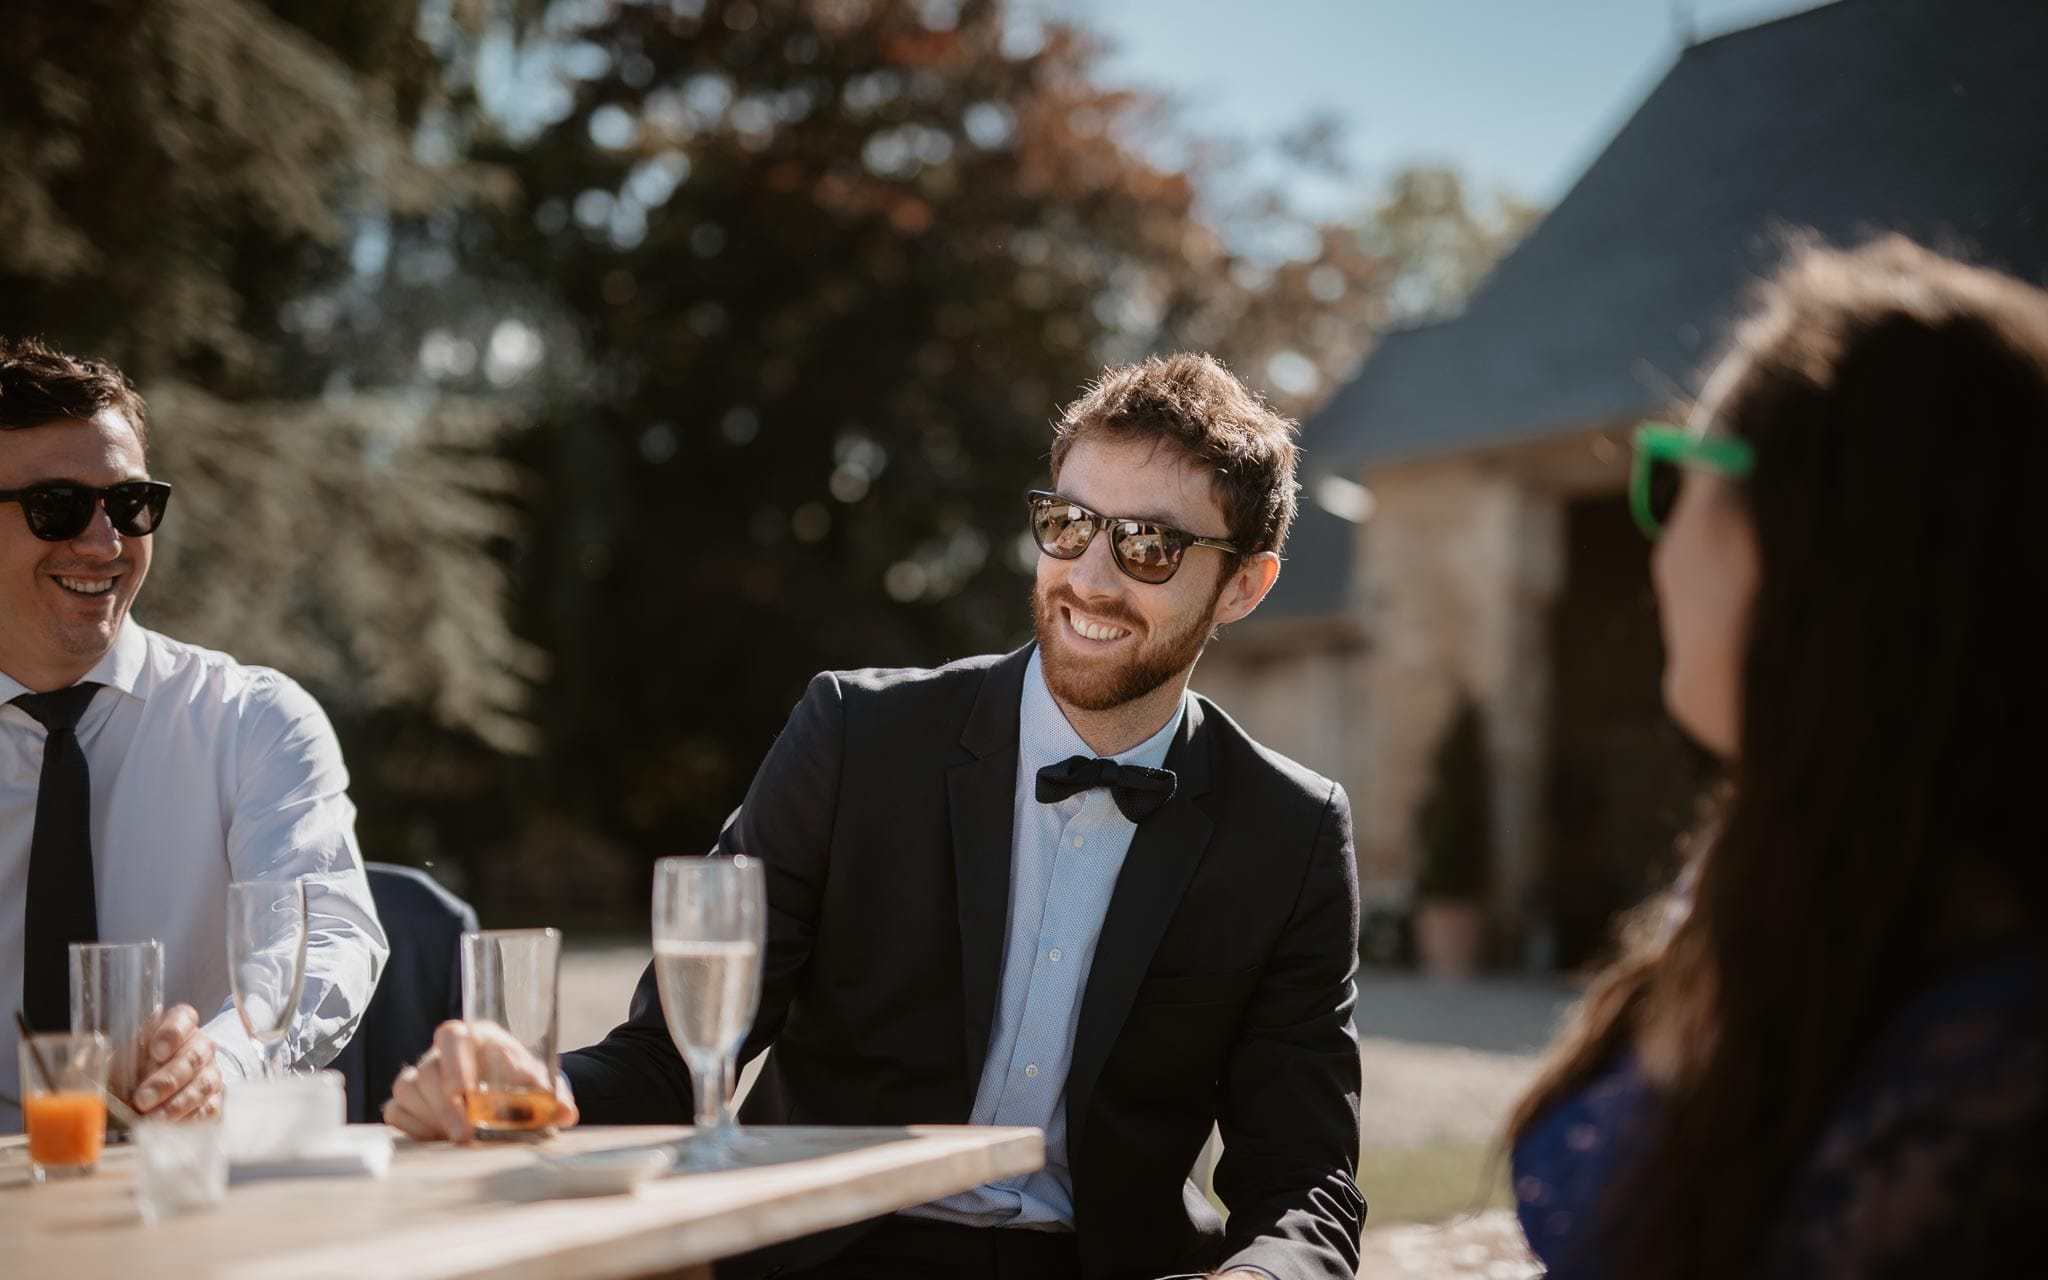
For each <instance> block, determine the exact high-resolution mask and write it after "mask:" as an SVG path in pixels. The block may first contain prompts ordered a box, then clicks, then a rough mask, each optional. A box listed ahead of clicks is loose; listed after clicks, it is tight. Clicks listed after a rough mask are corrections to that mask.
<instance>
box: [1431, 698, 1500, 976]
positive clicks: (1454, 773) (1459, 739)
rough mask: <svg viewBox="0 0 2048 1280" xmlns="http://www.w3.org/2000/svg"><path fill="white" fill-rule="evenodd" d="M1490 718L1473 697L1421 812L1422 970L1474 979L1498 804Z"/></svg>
mask: <svg viewBox="0 0 2048 1280" xmlns="http://www.w3.org/2000/svg"><path fill="white" fill-rule="evenodd" d="M1489 774H1490V770H1489V769H1488V767H1487V756H1486V722H1485V719H1484V717H1483V716H1482V715H1481V714H1480V711H1479V706H1478V704H1477V703H1475V702H1474V701H1473V700H1472V699H1471V697H1470V696H1469V695H1468V696H1466V697H1465V698H1464V699H1462V700H1461V702H1460V705H1459V707H1458V714H1457V716H1456V718H1455V719H1453V720H1452V721H1451V727H1450V729H1449V730H1448V731H1447V732H1446V733H1445V734H1444V738H1443V741H1442V742H1441V743H1440V744H1439V745H1438V747H1437V752H1436V766H1435V771H1434V780H1433V782H1432V785H1431V788H1430V793H1429V798H1428V799H1427V800H1425V801H1424V802H1423V806H1422V811H1421V813H1420V814H1418V815H1417V821H1416V825H1417V834H1418V835H1419V836H1420V838H1421V846H1422V865H1421V867H1420V868H1419V870H1418V873H1417V875H1416V879H1415V921H1414V932H1415V958H1416V962H1417V964H1418V965H1419V966H1420V967H1421V969H1422V971H1423V972H1424V973H1425V974H1428V975H1430V976H1432V977H1440V978H1470V977H1471V976H1473V975H1474V974H1475V973H1477V972H1478V971H1479V966H1480V963H1481V961H1482V960H1484V958H1485V952H1486V891H1487V887H1488V884H1489V883H1490V881H1491V878H1492V871H1493V806H1492V803H1491V799H1490V797H1491V781H1492V780H1491V778H1490V776H1489Z"/></svg>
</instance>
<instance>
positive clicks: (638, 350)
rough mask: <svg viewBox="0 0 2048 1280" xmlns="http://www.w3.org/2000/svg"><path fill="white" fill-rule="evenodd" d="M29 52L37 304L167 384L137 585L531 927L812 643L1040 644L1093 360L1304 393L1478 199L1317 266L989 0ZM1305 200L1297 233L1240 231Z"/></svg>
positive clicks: (769, 701)
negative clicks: (1211, 362)
mask: <svg viewBox="0 0 2048 1280" xmlns="http://www.w3.org/2000/svg"><path fill="white" fill-rule="evenodd" d="M9 37H10V38H9V41H8V43H7V44H6V46H5V47H4V48H0V224H4V225H6V226H7V227H8V229H9V235H8V236H7V237H5V238H4V239H0V294H4V297H5V299H6V304H7V312H6V320H5V323H6V324H7V325H8V326H9V327H10V328H12V329H17V330H22V331H29V332H40V333H43V334H45V335H47V336H49V337H50V338H51V339H53V340H55V341H57V342H59V343H62V344H64V345H67V346H70V347H72V348H74V349H77V350H81V351H85V352H90V353H95V354H102V355H106V356H108V357H111V358H113V359H115V360H117V361H119V362H121V363H122V364H124V366H125V367H127V368H128V369H130V371H131V372H133V373H134V374H135V375H136V376H137V378H138V379H139V381H140V382H141V384H142V387H143V390H144V393H145V394H146V395H147V396H148V397H149V399H150V401H151V404H152V405H153V407H154V414H155V418H154V423H155V426H154V436H153V441H152V444H153V448H154V450H155V455H156V456H155V465H156V467H157V470H158V471H159V473H160V474H162V475H164V476H165V477H166V478H169V479H171V480H172V481H173V482H174V483H176V484H177V485H178V494H179V496H178V499H177V504H176V507H175V511H176V513H177V514H176V515H175V516H174V518H173V519H172V520H171V521H170V522H169V523H168V524H167V525H166V528H165V532H164V534H163V535H162V539H161V541H162V545H161V547H160V548H159V555H160V560H159V564H160V568H159V570H158V572H159V574H160V577H159V579H158V581H157V582H156V583H155V584H153V585H152V587H151V588H150V591H149V593H148V595H147V596H146V598H145V601H144V609H143V616H144V618H145V619H146V620H148V621H149V622H150V623H151V624H152V625H156V626H160V627H162V628H163V629H165V630H167V631H171V632H173V633H175V634H178V635H181V636H185V637H188V638H191V639H195V640H198V641H201V642H208V643H214V644H218V645H220V646H222V647H225V648H228V649H230V650H231V651H233V652H235V653H236V654H238V655H239V656H241V657H243V658H245V659H249V660H254V661H266V662H271V663H275V664H277V665H279V666H282V667H284V668H285V669H287V670H289V671H291V672H293V673H294V674H297V675H300V676H302V677H305V678H308V679H309V680H310V681H311V682H312V683H313V684H314V686H315V687H316V689H317V690H318V691H319V692H320V694H321V695H322V697H323V700H324V701H326V702H327V703H328V705H329V707H330V709H331V710H333V711H334V712H335V713H336V718H337V720H338V721H339V722H340V723H341V725H342V727H343V730H344V738H345V742H346V744H347V747H348V750H349V753H350V759H351V762H352V764H353V766H354V770H355V775H356V795H357V800H358V803H359V805H360V806H361V809H362V830H363V834H364V842H365V845H366V847H368V848H370V849H371V850H372V851H373V853H375V854H377V855H378V856H383V857H396V858H398V859H400V860H414V861H426V860H434V859H440V860H443V862H444V866H445V861H446V860H448V859H453V860H455V861H457V862H459V863H461V864H464V865H466V866H467V867H468V868H469V869H470V871H471V872H472V875H471V876H470V877H469V883H468V885H467V889H468V891H469V892H470V893H471V894H472V895H473V896H475V897H476V898H477V899H478V900H479V901H480V902H481V903H483V904H484V905H485V907H486V908H487V909H497V910H498V912H499V914H500V918H503V915H504V914H505V913H506V912H508V911H524V912H529V913H531V914H535V915H540V914H547V915H551V916H553V917H555V918H556V919H558V920H566V919H569V918H571V917H572V916H576V915H577V914H578V913H585V912H608V911H612V910H615V909H618V908H620V907H622V906H623V905H624V904H626V903H628V902H632V901H637V900H638V898H639V889H640V886H641V885H642V883H643V881H642V879H641V876H640V873H639V870H638V867H637V863H638V862H639V860H640V859H642V858H645V857H648V856H652V855H655V854H660V853H667V852H674V851H677V850H686V849H696V848H701V847H702V846H703V845H704V843H705V842H706V841H707V840H708V839H709V838H710V836H711V834H712V833H713V832H714V831H715V829H716V827H717V824H718V822H719V820H720V819H721V818H722V817H723V815H724V814H725V812H726V811H727V810H729V809H730V808H731V806H732V805H734V804H735V803H737V802H738V800H739V799H740V797H741V793H742V789H743V788H744V785H745V782H746V779H747V777H748V776H749V774H750V772H751V770H752V768H753V766H754V764H755V762H756V761H757V760H758V759H759V758H760V755H761V754H762V752H763V751H764V750H765V749H766V747H767V745H768V744H769V742H770V741H771V740H772V736H773V734H774V732H775V730H776V728H777V726H778V725H779V724H780V722H781V718H782V716H783V715H784V714H785V712H786V710H787V708H788V706H789V705H790V703H791V702H792V701H793V700H794V698H795V697H796V695H797V693H798V692H799V691H800V689H801V687H802V683H803V681H804V680H805V679H806V678H807V677H808V676H809V674H810V673H811V672H813V671H815V670H817V669H819V668H821V667H828V666H858V665H864V664H870V663H929V662H939V661H943V660H946V659H948V658H953V657H958V656H961V655H964V654H968V653H973V652H979V651H986V650H989V649H994V648H1001V647H1004V646H1008V645H1011V644H1014V643H1016V642H1018V641H1019V640H1021V639H1022V638H1023V636H1024V635H1025V633H1026V629H1027V610H1026V603H1025V602H1026V596H1027V592H1028V589H1029V571H1030V567H1031V556H1030V553H1028V552H1027V550H1026V549H1025V548H1024V546H1023V545H1022V541H1021V534H1022V524H1023V521H1022V504H1021V501H1020V496H1021V493H1022V491H1023V489H1025V488H1026V487H1027V486H1029V485H1030V484H1032V483H1033V482H1035V481H1038V480H1040V479H1041V478H1043V476H1044V474H1045V454H1046V449H1047V445H1048V440H1049V430H1048V428H1049V423H1050V421H1051V419H1052V418H1053V417H1054V415H1055V414H1056V413H1057V411H1058V407H1059V405H1060V404H1061V403H1062V402H1064V401H1065V400H1066V399H1068V398H1070V397H1071V396H1073V395H1074V394H1076V392H1077V391H1078V390H1079V389H1080V387H1081V386H1082V385H1083V384H1084V383H1085V382H1087V381H1088V380H1089V379H1090V378H1092V377H1094V376H1095V375H1096V374H1097V373H1098V372H1099V371H1100V369H1101V368H1102V366H1103V365H1104V364H1105V363H1109V362H1113V361H1120V360H1126V359H1131V358H1135V357H1137V356H1140V355H1143V354H1146V353H1148V352H1152V351H1157V350H1165V349H1171V348H1179V347H1192V348H1204V349H1209V350H1213V351H1215V352H1217V353H1218V354H1219V355H1221V356H1222V357H1223V358H1225V359H1226V360H1227V361H1229V362H1230V363H1231V364H1232V365H1233V366H1234V367H1235V368H1237V369H1238V370H1239V371H1240V372H1241V373H1242V374H1243V375H1245V376H1246V378H1247V379H1248V380H1249V381H1250V382H1252V383H1253V384H1254V385H1257V386H1262V387H1264V388H1266V389H1267V390H1268V392H1269V394H1271V395H1272V396H1273V398H1274V399H1275V401H1276V402H1277V403H1278V404H1280V405H1281V407H1283V408H1285V409H1287V410H1289V411H1292V412H1297V413H1300V412H1305V411H1307V410H1309V409H1311V408H1313V407H1314V405H1315V404H1316V403H1317V402H1318V401H1319V400H1320V399H1321V398H1322V397H1323V396H1324V395H1326V394H1327V393H1328V392H1329V390H1331V389H1332V388H1333V387H1334V386H1335V385H1336V383H1337V382H1338V380H1340V378H1341V377H1342V375H1343V374H1344V372H1345V371H1346V370H1348V368H1349V367H1350V366H1351V365H1352V363H1353V362H1355V361H1356V359H1357V358H1358V357H1359V356H1360V355H1361V354H1362V352H1363V349H1364V347H1365V345H1366V343H1367V341H1368V340H1369V334H1370V331H1371V329H1372V327H1373V326H1374V325H1375V324H1376V323H1378V322H1380V321H1382V320H1383V319H1385V318H1386V315H1387V311H1388V303H1387V297H1388V292H1387V290H1388V285H1389V282H1390V281H1392V280H1395V279H1396V278H1397V277H1398V275H1399V273H1400V272H1402V271H1404V270H1408V269H1409V268H1408V267H1404V265H1403V264H1404V263H1406V262H1408V261H1409V256H1410V255H1416V254H1423V253H1425V252H1427V253H1434V252H1435V251H1436V249H1437V248H1438V247H1439V245H1438V241H1437V239H1436V238H1435V236H1436V234H1437V233H1436V231H1435V230H1434V229H1433V225H1434V224H1433V222H1432V220H1433V219H1449V220H1450V221H1452V222H1458V223H1459V225H1460V226H1462V225H1463V223H1462V222H1459V220H1460V219H1463V218H1464V217H1465V214H1464V212H1463V205H1462V203H1459V202H1455V201H1454V202H1452V204H1450V205H1446V204H1444V203H1443V202H1442V201H1436V202H1434V203H1432V202H1430V201H1427V200H1420V199H1410V200H1402V199H1396V200H1394V201H1392V202H1390V203H1389V204H1388V205H1387V206H1386V207H1385V208H1383V209H1382V210H1380V211H1379V214H1380V217H1379V220H1378V222H1376V223H1375V226H1374V228H1373V229H1371V230H1370V231H1369V233H1368V234H1366V235H1363V236H1362V235H1361V234H1360V233H1359V231H1358V229H1357V228H1355V227H1353V228H1340V227H1326V228H1315V229H1312V230H1311V232H1310V234H1309V235H1308V236H1307V239H1306V245H1305V247H1303V244H1304V242H1303V237H1302V235H1301V229H1302V228H1301V222H1300V220H1299V219H1297V218H1293V216H1292V215H1291V214H1290V213H1289V212H1288V210H1287V209H1286V208H1285V207H1284V202H1282V201H1277V200H1275V199H1273V198H1271V197H1270V196H1269V195H1267V194H1263V193H1262V194H1259V195H1258V196H1257V198H1256V199H1254V200H1251V201H1248V202H1246V204H1245V206H1244V207H1243V208H1238V209H1232V210H1228V211H1222V212H1219V211H1212V210H1205V208H1204V207H1203V205H1202V202H1201V201H1200V200H1198V198H1197V194H1196V193H1197V190H1198V187H1200V188H1202V189H1208V190H1213V189H1215V185H1216V184H1214V183H1213V182H1205V181H1204V179H1207V178H1213V177H1214V176H1215V175H1214V174H1213V173H1207V172H1204V171H1202V169H1201V168H1200V166H1202V165H1213V164H1217V163H1225V162H1226V161H1213V160H1203V159H1201V158H1200V157H1202V156H1204V155H1216V154H1227V149H1219V150H1217V151H1205V150H1204V149H1203V148H1200V147H1196V148H1193V149H1192V150H1190V151H1189V154H1191V155H1194V156H1196V157H1197V159H1196V161H1195V163H1196V165H1197V170H1196V171H1195V172H1184V171H1179V170H1176V169H1174V168H1172V167H1170V166H1168V165H1166V164H1165V163H1164V162H1161V161H1158V160H1155V159H1153V158H1149V157H1150V153H1148V152H1147V151H1146V150H1145V149H1144V148H1143V146H1142V145H1141V144H1143V143H1144V142H1146V141H1147V140H1148V139H1154V138H1157V137H1160V136H1162V135H1161V134H1160V132H1159V131H1160V130H1161V129H1162V128H1164V127H1166V126H1167V125H1169V124H1170V112H1168V111H1167V109H1166V108H1163V107H1162V106H1160V104H1157V103H1155V102H1151V101H1148V100H1146V99H1144V98H1142V97H1140V96H1137V95H1133V94H1128V93H1122V92H1117V91H1114V90H1111V89H1109V88H1106V87H1104V86H1103V85H1102V84H1101V83H1100V82H1099V79H1098V77H1097V76H1096V74H1095V70H1094V64H1093V56H1094V55H1093V52H1092V50H1091V48H1090V46H1089V44H1088V42H1087V41H1086V39H1085V38H1083V37H1082V36H1081V35H1080V34H1078V33H1076V32H1074V31H1072V30H1068V29H1065V28H1061V27H1057V26H1054V27H1048V28H1043V29H1041V28H1038V27H1036V26H1033V25H1032V24H1030V23H1028V22H1024V21H1022V20H1020V19H1019V17H1018V15H1016V14H1014V13H1012V12H1010V11H1008V10H1007V9H1006V8H1005V7H1004V6H1003V5H1002V4H1000V3H998V2H997V0H959V2H955V0H660V2H659V3H654V2H648V0H550V2H545V3H543V2H541V0H351V3H348V4H335V3H332V0H77V2H76V3H69V4H55V3H46V4H41V5H36V6H32V7H31V8H30V9H29V10H27V11H26V12H21V13H14V14H10V27H9ZM1304 162H1306V161H1304ZM1439 194H1441V193H1440V192H1439ZM1452 194H1454V195H1455V194H1458V193H1456V192H1455V191H1454V192H1453V193H1452ZM1283 223H1285V224H1288V226H1287V234H1286V235H1285V236H1283V237H1281V239H1284V240H1285V241H1286V242H1287V243H1288V244H1290V245H1292V246H1295V249H1294V251H1293V254H1292V256H1291V257H1290V258H1289V259H1288V260H1286V261H1280V262H1276V261H1274V260H1272V259H1271V258H1267V257H1261V258H1258V259H1256V260H1254V259H1251V258H1248V257H1247V256H1246V255H1245V253H1244V252H1243V251H1242V250H1241V248H1239V247H1238V246H1242V245H1244V244H1247V243H1254V242H1258V241H1260V239H1261V237H1260V236H1259V235H1258V234H1257V232H1258V231H1259V229H1260V227H1261V226H1272V227H1279V226H1280V225H1281V224H1283ZM1219 224H1227V225H1228V227H1229V232H1230V234H1229V235H1228V236H1227V237H1226V236H1225V235H1224V234H1222V233H1221V232H1219V230H1218V226H1219ZM1459 234H1460V235H1462V234H1463V232H1460V233H1459ZM1375 237H1382V238H1378V239H1376V238H1375ZM1454 238H1455V237H1454ZM1460 243H1463V241H1460ZM1430 260H1431V261H1435V259H1434V258H1431V259H1430ZM1432 270H1433V268H1432ZM542 655H545V656H546V661H545V662H544V661H543V660H542ZM529 694H530V695H531V696H529Z"/></svg>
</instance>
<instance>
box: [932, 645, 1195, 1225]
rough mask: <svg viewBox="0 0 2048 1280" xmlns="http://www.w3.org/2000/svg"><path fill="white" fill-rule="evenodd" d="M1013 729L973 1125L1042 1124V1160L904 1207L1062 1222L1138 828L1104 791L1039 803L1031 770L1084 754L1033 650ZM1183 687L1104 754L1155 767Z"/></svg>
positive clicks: (954, 1216) (975, 1220) (1070, 1206)
mask: <svg viewBox="0 0 2048 1280" xmlns="http://www.w3.org/2000/svg"><path fill="white" fill-rule="evenodd" d="M1021 711H1022V714H1021V716H1020V717H1019V721H1018V735H1017V748H1018V750H1017V809H1016V818H1015V820H1014V821H1013V823H1012V824H1011V828H1010V920H1009V935H1008V939H1007V941H1006V942H1005V943H1004V946H1003V984H1002V989H1001V992H1000V994H999V995H998V997H997V1001H996V1010H995V1024H994V1026H993V1027H992V1028H991V1029H990V1031H989V1044H988V1058H987V1060H986V1061H985V1062H984V1064H983V1066H982V1071H981V1083H980V1085H979V1087H978V1088H977V1089H976V1090H975V1094H974V1110H973V1112H972V1114H971V1115H970V1116H969V1120H970V1122H971V1123H974V1124H994V1125H1035V1126H1037V1127H1038V1128H1041V1129H1043V1130H1045V1167H1044V1168H1042V1169H1040V1170H1038V1171H1037V1172H1036V1173H1030V1174H1026V1175H1024V1176H1023V1177H1018V1178H1009V1179H1005V1180H1004V1181H1002V1182H994V1183H990V1184H988V1185H987V1186H981V1187H976V1188H975V1189H974V1190H972V1191H963V1192H961V1193H960V1194H958V1195H954V1196H948V1197H946V1198H945V1199H944V1200H938V1201H934V1202H933V1203H931V1204H928V1205H923V1206H920V1207H918V1208H915V1209H910V1210H906V1212H908V1213H910V1214H912V1215H914V1216H917V1217H923V1218H936V1219H939V1220H941V1221H945V1222H960V1223H966V1224H969V1225H972V1226H978V1227H1030V1228H1036V1229H1039V1230H1044V1231H1067V1230H1072V1229H1073V1225H1074V1180H1073V1175H1072V1173H1071V1172H1070V1171H1069V1170H1068V1168H1067V1066H1068V1063H1069V1062H1070V1061H1071V1059H1072V1057H1073V1051H1074V1028H1075V1027H1076V1026H1077V1025H1078V1024H1079V1022H1080V1019H1081V993H1082V992H1083V991H1085V990H1086V989H1087V986H1088V969H1089V966H1090V965H1091V964H1092V963H1093V962H1094V960H1095V944H1096V941H1097V939H1099V938H1100V937H1101V935H1102V920H1103V917H1104V916H1105V915H1106V914H1108V911H1109V899H1110V894H1111V893H1112V892H1114V890H1115V889H1116V877H1117V873H1118V872H1119V871H1121V870H1122V869H1123V865H1124V854H1125V853H1127V852H1129V850H1130V847H1131V837H1132V836H1134V835H1136V834H1137V831H1138V828H1137V826H1136V825H1135V824H1134V823H1132V822H1131V821H1130V820H1129V819H1128V818H1126V817H1124V815H1123V814H1122V812H1120V811H1119V810H1118V809H1117V807H1116V802H1115V801H1114V800H1113V799H1111V797H1110V793H1109V791H1108V789H1107V788H1104V787H1096V788H1094V789H1092V790H1089V791H1083V792H1079V793H1076V794H1075V795H1072V796H1069V797H1068V798H1067V799H1065V800H1062V801H1059V802H1058V803H1056V804H1041V803H1039V800H1038V771H1039V770H1040V769H1042V768H1044V767H1045V766H1047V765H1049V764H1058V763H1059V762H1060V761H1062V760H1065V759H1066V758H1068V757H1069V756H1089V757H1091V758H1092V757H1093V756H1094V755H1095V752H1094V751H1092V750H1091V749H1090V748H1089V746H1088V744H1087V743H1085V742H1083V741H1082V740H1081V735H1080V734H1078V733H1076V732H1074V727H1073V726H1072V725H1070V724H1068V723H1067V717H1066V715H1065V713H1064V712H1062V711H1061V710H1060V708H1059V704H1058V703H1056V702H1054V701H1053V699H1052V692H1051V691H1050V690H1049V689H1047V688H1046V686H1045V675H1044V672H1043V671H1042V670H1041V669H1040V667H1039V655H1038V651H1037V650H1035V649H1034V650H1033V651H1032V653H1031V662H1030V666H1029V667H1028V668H1027V669H1026V670H1025V672H1024V695H1023V699H1022V708H1021ZM1186 713H1187V695H1185V694H1183V695H1182V696H1181V705H1180V708H1179V709H1177V710H1176V711H1175V712H1174V714H1173V716H1172V717H1171V718H1170V719H1168V720H1167V722H1166V725H1165V727H1163V728H1161V729H1160V730H1159V732H1158V733H1155V734H1153V735H1152V736H1151V737H1150V738H1149V739H1147V740H1146V741H1145V742H1144V743H1142V744H1140V745H1139V746H1137V747H1136V748H1134V749H1132V750H1130V751H1126V752H1124V753H1123V754H1121V755H1118V756H1115V757H1114V759H1115V760H1116V762H1117V763H1118V764H1137V765H1144V766H1146V767H1148V768H1153V769H1157V768H1160V767H1161V766H1162V765H1164V763H1165V761H1166V752H1167V748H1168V747H1170V746H1172V745H1173V738H1174V734H1175V733H1176V732H1178V731H1179V729H1180V722H1181V717H1182V716H1184V715H1185V714H1186Z"/></svg>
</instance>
